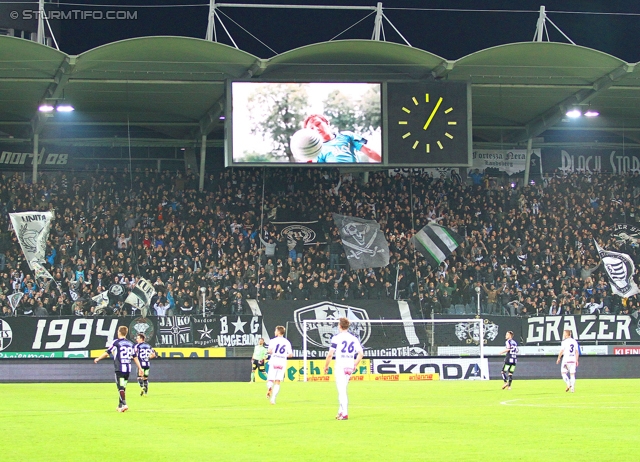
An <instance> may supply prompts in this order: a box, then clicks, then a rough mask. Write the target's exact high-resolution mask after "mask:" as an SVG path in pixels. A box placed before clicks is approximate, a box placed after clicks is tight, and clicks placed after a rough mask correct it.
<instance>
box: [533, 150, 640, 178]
mask: <svg viewBox="0 0 640 462" xmlns="http://www.w3.org/2000/svg"><path fill="white" fill-rule="evenodd" d="M542 162H543V163H544V173H553V172H554V171H556V170H559V171H562V172H565V173H574V172H590V173H595V172H600V173H613V174H617V175H622V174H625V173H629V172H637V171H640V150H639V149H629V148H625V149H624V150H623V149H581V148H568V149H554V148H544V149H542Z"/></svg>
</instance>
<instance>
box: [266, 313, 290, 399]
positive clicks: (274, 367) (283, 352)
mask: <svg viewBox="0 0 640 462" xmlns="http://www.w3.org/2000/svg"><path fill="white" fill-rule="evenodd" d="M284 333H285V329H284V327H283V326H277V327H276V331H275V335H276V336H275V337H274V338H272V339H271V340H270V341H269V350H268V353H269V355H271V359H269V371H268V372H267V398H269V399H270V400H271V404H276V396H278V392H279V391H280V382H281V381H282V380H284V373H285V371H286V370H287V358H290V357H292V356H293V350H292V349H291V343H290V342H289V340H287V339H286V338H284Z"/></svg>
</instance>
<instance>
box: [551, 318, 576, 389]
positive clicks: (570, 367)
mask: <svg viewBox="0 0 640 462" xmlns="http://www.w3.org/2000/svg"><path fill="white" fill-rule="evenodd" d="M560 358H562V366H561V368H560V373H561V374H562V379H563V380H564V383H566V384H567V388H566V390H565V391H570V392H571V393H573V392H574V391H575V386H576V368H577V367H578V359H579V358H580V346H579V345H578V342H576V340H575V339H573V338H571V331H570V330H565V331H564V333H563V335H562V344H561V345H560V353H559V354H558V360H557V361H556V364H560Z"/></svg>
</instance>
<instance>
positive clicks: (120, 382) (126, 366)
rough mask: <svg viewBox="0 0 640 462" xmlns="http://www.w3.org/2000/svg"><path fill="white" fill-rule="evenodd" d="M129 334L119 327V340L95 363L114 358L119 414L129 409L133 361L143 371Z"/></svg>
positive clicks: (125, 327)
mask: <svg viewBox="0 0 640 462" xmlns="http://www.w3.org/2000/svg"><path fill="white" fill-rule="evenodd" d="M128 333H129V329H128V328H127V326H120V327H118V338H117V339H115V340H113V341H112V342H111V343H109V345H108V346H107V351H105V352H104V353H102V354H101V355H100V356H98V357H97V358H96V359H95V360H94V361H93V362H95V363H96V364H97V363H98V362H99V361H100V360H102V359H105V358H108V357H109V355H111V356H112V357H113V362H114V365H115V367H116V386H117V387H118V409H117V410H118V412H125V411H126V410H128V409H129V406H127V400H126V399H125V390H126V389H127V381H128V380H129V374H130V373H131V360H132V359H133V361H134V362H135V363H136V366H138V369H141V367H140V361H138V358H137V357H135V356H134V351H133V343H132V342H131V341H130V340H128V339H127V334H128Z"/></svg>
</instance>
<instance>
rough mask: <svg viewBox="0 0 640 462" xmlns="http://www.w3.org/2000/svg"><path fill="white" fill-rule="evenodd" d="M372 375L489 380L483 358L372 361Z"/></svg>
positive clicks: (487, 361) (485, 362)
mask: <svg viewBox="0 0 640 462" xmlns="http://www.w3.org/2000/svg"><path fill="white" fill-rule="evenodd" d="M371 370H372V372H373V373H374V374H392V375H393V374H399V375H408V374H429V373H435V374H438V376H439V377H440V380H489V360H488V359H487V358H484V359H483V360H482V361H481V360H480V359H479V358H475V359H474V358H410V359H407V358H403V359H372V360H371Z"/></svg>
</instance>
